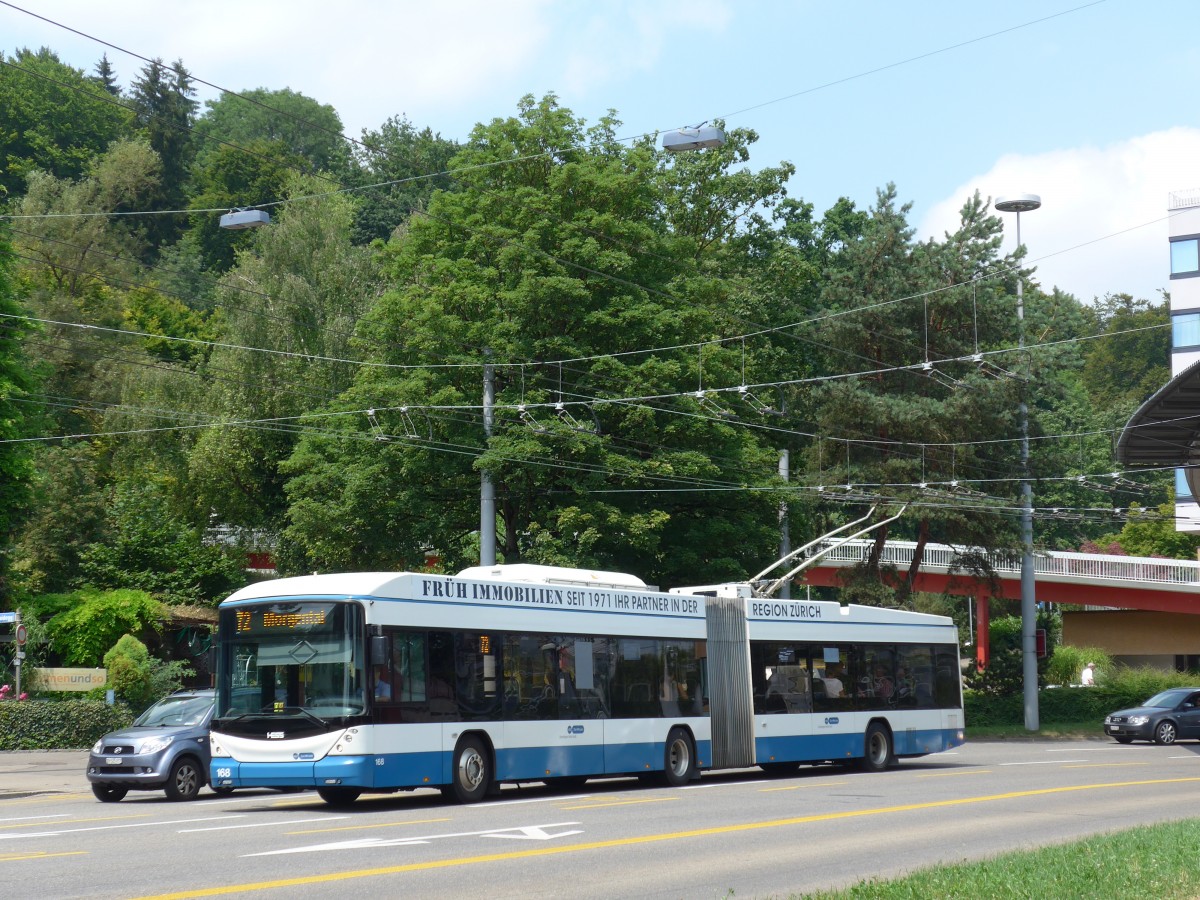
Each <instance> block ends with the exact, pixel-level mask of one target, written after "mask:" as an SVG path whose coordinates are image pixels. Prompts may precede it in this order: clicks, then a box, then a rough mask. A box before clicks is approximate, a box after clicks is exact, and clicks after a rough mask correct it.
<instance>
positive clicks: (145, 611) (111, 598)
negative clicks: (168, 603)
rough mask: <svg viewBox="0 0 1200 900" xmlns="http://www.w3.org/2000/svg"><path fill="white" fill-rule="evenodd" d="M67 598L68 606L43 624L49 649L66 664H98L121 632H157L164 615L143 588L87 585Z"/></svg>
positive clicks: (124, 633)
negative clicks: (104, 588)
mask: <svg viewBox="0 0 1200 900" xmlns="http://www.w3.org/2000/svg"><path fill="white" fill-rule="evenodd" d="M69 597H70V601H71V606H70V608H69V609H68V610H66V611H64V612H61V613H58V614H57V615H55V616H54V617H53V618H51V619H50V621H49V622H47V623H46V633H47V635H48V636H49V638H50V644H51V646H52V648H53V649H54V651H55V652H56V653H57V654H58V655H59V656H60V658H61V659H62V661H63V664H64V665H68V666H87V667H95V666H98V665H100V663H101V661H102V660H103V659H104V654H105V653H106V652H108V650H109V649H110V648H111V647H112V646H113V645H114V644H116V643H117V641H118V640H120V638H121V636H122V635H126V634H133V635H141V636H143V637H148V636H150V635H153V634H156V633H157V632H158V631H159V630H160V629H161V627H162V623H163V621H164V618H165V615H166V610H165V608H164V607H163V605H162V604H161V603H160V602H159V601H157V600H155V599H154V598H153V597H151V596H150V595H149V594H148V593H146V592H145V591H139V590H110V591H100V590H96V589H94V588H86V589H84V590H81V591H77V592H75V593H74V594H71V595H69Z"/></svg>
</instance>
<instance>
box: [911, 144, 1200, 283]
mask: <svg viewBox="0 0 1200 900" xmlns="http://www.w3.org/2000/svg"><path fill="white" fill-rule="evenodd" d="M1198 163H1200V129H1196V128H1172V129H1169V130H1167V131H1157V132H1153V133H1151V134H1146V135H1142V136H1140V137H1135V138H1131V139H1129V140H1125V141H1120V142H1118V143H1114V144H1110V145H1108V146H1106V147H1099V148H1097V147H1081V148H1075V149H1066V150H1056V151H1053V152H1050V153H1041V154H1036V155H1028V156H1018V155H1010V156H1004V157H1001V158H1000V159H999V160H998V161H997V162H996V164H995V165H994V166H993V167H992V169H991V170H990V171H988V172H985V173H983V174H982V175H979V176H978V177H976V178H972V179H970V180H969V181H967V182H966V183H965V184H963V185H960V186H959V187H958V188H956V189H955V190H954V191H953V192H952V193H951V194H950V196H949V197H947V198H946V199H945V200H943V201H941V202H940V203H938V204H936V205H935V206H934V207H933V208H932V209H931V210H930V211H929V213H928V214H927V215H926V216H925V218H924V220H923V221H922V222H921V224H920V226H919V232H920V233H921V234H922V235H936V236H938V237H941V235H942V234H943V233H944V232H946V231H950V230H953V229H954V227H955V223H956V222H957V221H958V210H959V209H960V208H961V207H962V204H963V201H964V200H965V199H966V198H967V197H969V196H970V195H971V194H972V193H973V192H974V191H976V190H978V191H979V192H980V194H981V195H982V196H984V197H988V196H991V197H992V198H993V199H994V198H995V197H997V196H1004V195H1005V194H1013V193H1034V194H1038V195H1039V196H1041V198H1042V208H1041V209H1039V210H1037V211H1035V212H1029V213H1024V214H1023V215H1022V216H1021V238H1022V240H1023V241H1024V243H1025V246H1026V247H1027V248H1028V250H1029V259H1031V260H1034V261H1035V265H1036V266H1037V273H1036V275H1035V276H1034V277H1035V279H1036V280H1037V281H1038V282H1039V283H1040V284H1041V285H1042V286H1043V287H1044V288H1046V289H1049V288H1050V287H1054V286H1056V287H1059V288H1061V289H1062V290H1064V291H1067V292H1069V293H1072V294H1074V295H1075V296H1076V297H1078V298H1079V299H1080V300H1083V301H1087V302H1090V301H1091V300H1092V298H1093V297H1096V296H1102V295H1103V294H1105V293H1129V294H1133V295H1134V296H1135V297H1143V298H1146V299H1151V300H1154V299H1157V298H1158V296H1159V295H1158V289H1159V288H1166V287H1168V286H1169V285H1168V269H1167V265H1168V257H1167V204H1168V194H1170V193H1171V192H1173V191H1186V190H1189V189H1194V188H1198V187H1200V165H1198ZM1001 215H1003V216H1004V218H1005V247H1006V248H1011V247H1012V246H1013V244H1014V243H1015V231H1016V227H1015V224H1016V223H1015V222H1014V221H1013V215H1012V214H1011V213H1002V214H1001Z"/></svg>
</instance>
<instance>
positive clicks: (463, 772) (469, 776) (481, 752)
mask: <svg viewBox="0 0 1200 900" xmlns="http://www.w3.org/2000/svg"><path fill="white" fill-rule="evenodd" d="M452 777H453V779H454V780H453V782H452V783H451V788H452V790H453V792H454V799H455V800H457V801H458V802H459V803H478V802H480V801H481V800H482V799H483V798H484V797H485V796H486V795H487V792H488V788H489V787H491V784H492V763H491V758H490V757H489V756H488V752H487V748H486V747H484V745H483V741H481V740H479V738H477V737H466V738H463V740H462V743H460V744H459V745H458V749H457V750H456V751H455V752H454V771H453V773H452Z"/></svg>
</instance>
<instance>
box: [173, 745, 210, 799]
mask: <svg viewBox="0 0 1200 900" xmlns="http://www.w3.org/2000/svg"><path fill="white" fill-rule="evenodd" d="M204 782H205V778H204V774H203V773H202V772H201V771H200V766H199V764H198V763H197V762H196V760H194V759H193V758H192V757H190V756H181V757H180V758H179V759H177V760H175V764H174V765H173V766H171V774H170V775H169V776H167V784H166V786H165V788H164V790H166V792H167V798H168V799H169V800H195V799H196V795H197V794H199V793H200V787H201V785H203V784H204Z"/></svg>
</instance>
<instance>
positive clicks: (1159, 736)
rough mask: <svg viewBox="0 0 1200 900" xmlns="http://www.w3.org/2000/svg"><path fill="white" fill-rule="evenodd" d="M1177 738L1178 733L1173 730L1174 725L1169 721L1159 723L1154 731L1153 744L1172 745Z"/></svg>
mask: <svg viewBox="0 0 1200 900" xmlns="http://www.w3.org/2000/svg"><path fill="white" fill-rule="evenodd" d="M1177 737H1179V733H1178V732H1177V731H1176V730H1175V723H1174V722H1172V721H1171V720H1170V719H1168V720H1166V721H1165V722H1159V723H1158V727H1157V728H1155V729H1154V743H1156V744H1173V743H1175V738H1177Z"/></svg>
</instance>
